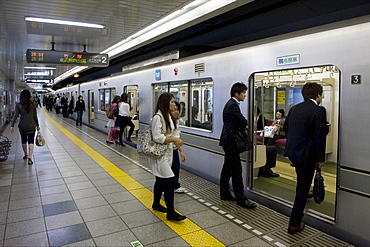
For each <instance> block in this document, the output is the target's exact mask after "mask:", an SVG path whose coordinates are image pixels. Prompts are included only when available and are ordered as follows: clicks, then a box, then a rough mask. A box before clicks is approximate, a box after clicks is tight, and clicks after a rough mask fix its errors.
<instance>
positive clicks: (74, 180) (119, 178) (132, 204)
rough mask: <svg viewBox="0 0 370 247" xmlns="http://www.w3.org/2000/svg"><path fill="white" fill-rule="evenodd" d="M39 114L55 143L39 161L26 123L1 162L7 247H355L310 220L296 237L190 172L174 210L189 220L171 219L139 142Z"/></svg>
mask: <svg viewBox="0 0 370 247" xmlns="http://www.w3.org/2000/svg"><path fill="white" fill-rule="evenodd" d="M38 117H39V122H40V127H41V133H42V134H43V136H44V138H45V141H46V144H45V146H43V147H37V146H35V150H34V157H33V161H34V164H33V165H28V164H27V161H26V160H23V159H22V157H23V151H22V147H21V143H20V135H19V132H18V128H15V129H16V131H15V132H14V133H10V132H9V128H6V129H5V131H4V132H3V135H5V136H7V137H8V138H9V139H10V140H11V141H12V147H11V150H10V154H9V157H8V159H7V160H6V161H3V162H1V163H0V243H1V244H2V246H134V247H140V246H351V245H350V244H348V243H345V242H343V241H341V240H339V239H336V238H334V237H332V236H330V235H328V234H326V233H323V232H321V231H319V230H317V229H314V228H312V227H310V226H306V228H305V230H304V231H303V232H301V233H299V234H294V235H290V234H288V233H287V225H288V220H289V219H288V217H287V216H285V215H282V214H280V213H278V212H276V211H274V210H272V209H270V208H267V207H265V206H263V205H260V204H258V207H257V208H256V209H253V210H248V209H243V208H241V207H239V206H237V205H236V203H234V202H229V201H220V200H219V187H218V185H216V184H214V183H211V182H209V181H207V180H204V179H202V178H200V177H198V176H195V175H194V174H191V173H189V172H187V171H184V170H182V171H181V175H180V182H181V185H182V186H183V187H185V188H186V189H187V192H186V193H184V194H175V208H176V209H177V210H178V211H179V212H180V213H182V214H184V215H186V216H187V219H186V220H184V221H182V222H172V221H168V220H167V219H166V217H165V214H163V213H160V212H157V211H154V210H152V209H151V204H152V199H153V194H152V189H153V184H154V177H153V175H152V174H151V172H150V167H149V165H148V160H147V159H146V158H145V157H142V156H141V155H138V154H137V152H136V150H135V149H134V148H133V147H130V146H129V145H127V146H125V147H120V146H118V145H107V144H106V143H105V140H106V135H105V134H104V133H101V132H99V131H96V130H94V129H92V128H89V127H87V126H78V127H77V126H75V122H74V120H72V119H69V118H63V117H62V116H61V115H56V114H55V113H54V112H50V113H48V112H45V110H44V109H38ZM187 155H191V154H187ZM162 204H163V205H165V204H164V202H162Z"/></svg>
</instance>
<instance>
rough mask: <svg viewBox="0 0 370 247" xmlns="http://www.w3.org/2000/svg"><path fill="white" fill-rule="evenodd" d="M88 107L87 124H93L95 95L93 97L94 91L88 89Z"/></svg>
mask: <svg viewBox="0 0 370 247" xmlns="http://www.w3.org/2000/svg"><path fill="white" fill-rule="evenodd" d="M87 94H88V102H89V104H88V106H89V114H88V120H89V121H88V122H89V124H94V120H95V103H94V100H95V95H94V89H89V90H88V92H87Z"/></svg>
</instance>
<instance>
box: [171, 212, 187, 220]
mask: <svg viewBox="0 0 370 247" xmlns="http://www.w3.org/2000/svg"><path fill="white" fill-rule="evenodd" d="M167 219H168V220H174V221H182V220H185V219H186V216H184V215H181V214H178V213H176V212H173V213H167Z"/></svg>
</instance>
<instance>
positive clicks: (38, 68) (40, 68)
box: [24, 67, 57, 70]
mask: <svg viewBox="0 0 370 247" xmlns="http://www.w3.org/2000/svg"><path fill="white" fill-rule="evenodd" d="M24 69H37V70H43V69H57V68H54V67H24Z"/></svg>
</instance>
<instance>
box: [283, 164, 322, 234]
mask: <svg viewBox="0 0 370 247" xmlns="http://www.w3.org/2000/svg"><path fill="white" fill-rule="evenodd" d="M290 161H291V162H292V163H293V165H294V167H295V171H296V173H297V187H296V194H295V199H294V205H293V209H292V213H291V215H290V219H289V226H293V227H297V226H299V225H300V224H301V222H302V219H303V215H304V214H303V210H304V208H305V206H306V202H307V195H308V192H309V191H310V188H311V183H312V179H313V176H314V174H315V168H316V162H310V163H302V162H300V161H297V160H294V159H290Z"/></svg>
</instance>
